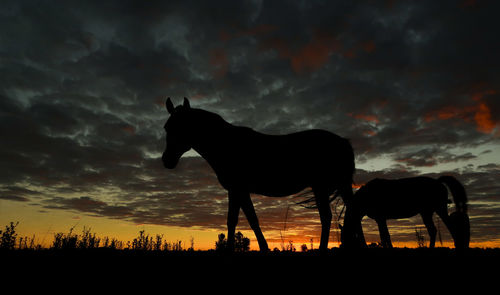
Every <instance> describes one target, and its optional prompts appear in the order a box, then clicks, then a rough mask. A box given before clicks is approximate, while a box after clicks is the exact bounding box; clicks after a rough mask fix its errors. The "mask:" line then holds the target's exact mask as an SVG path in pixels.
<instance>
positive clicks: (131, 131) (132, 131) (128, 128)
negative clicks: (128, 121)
mask: <svg viewBox="0 0 500 295" xmlns="http://www.w3.org/2000/svg"><path fill="white" fill-rule="evenodd" d="M122 130H123V131H125V132H127V133H128V134H130V135H134V134H135V128H134V126H130V125H127V126H125V127H122Z"/></svg>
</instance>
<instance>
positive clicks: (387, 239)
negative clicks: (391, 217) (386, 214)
mask: <svg viewBox="0 0 500 295" xmlns="http://www.w3.org/2000/svg"><path fill="white" fill-rule="evenodd" d="M375 221H376V222H377V225H378V231H379V233H380V242H381V244H382V247H384V248H392V242H391V235H390V234H389V229H388V228H387V220H386V219H384V218H381V219H376V220H375Z"/></svg>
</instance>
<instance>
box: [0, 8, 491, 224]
mask: <svg viewBox="0 0 500 295" xmlns="http://www.w3.org/2000/svg"><path fill="white" fill-rule="evenodd" d="M498 8H499V7H498V3H497V2H494V1H474V3H472V2H471V3H470V5H464V3H462V2H461V1H419V2H418V3H417V2H413V1H386V2H383V1H378V2H376V1H357V2H345V1H327V2H319V1H318V2H316V1H287V2H279V1H257V0H255V1H218V2H217V3H214V2H207V1H146V2H144V1H106V2H105V3H101V2H98V1H86V2H84V3H79V4H75V3H65V2H47V1H10V2H9V1H7V2H5V3H3V4H2V8H1V9H0V15H1V17H0V43H1V44H2V46H0V55H1V58H0V73H1V76H2V79H1V80H0V135H1V137H2V139H3V140H2V145H1V146H0V161H1V163H2V167H3V169H2V171H1V172H0V176H1V177H0V185H1V187H2V196H3V197H2V198H3V199H6V198H9V199H11V200H30V201H31V202H33V203H34V204H38V205H40V206H51V207H53V208H60V209H71V210H78V211H82V212H87V213H89V214H95V215H99V216H108V217H113V218H125V219H128V220H133V221H135V222H138V223H156V224H172V225H173V224H175V225H181V226H207V227H217V226H221V227H223V226H224V224H225V220H224V218H225V210H226V205H227V204H226V203H225V197H224V196H225V192H224V191H223V190H222V188H221V187H220V185H219V184H218V182H217V179H216V177H215V175H214V174H213V172H212V170H211V169H210V167H208V165H207V164H206V163H205V162H204V161H203V160H202V159H200V158H186V159H183V160H182V161H181V162H180V167H178V168H177V169H176V170H174V171H166V170H165V169H164V168H163V167H162V164H161V161H160V158H159V157H160V154H161V152H162V150H163V149H164V131H163V129H162V126H163V124H164V122H165V120H166V119H167V113H166V111H165V108H164V101H165V98H166V97H167V96H171V97H172V98H174V101H175V102H176V103H180V102H181V99H182V97H184V96H187V97H189V98H190V99H191V105H192V106H193V107H200V108H204V109H207V110H210V111H214V112H217V113H219V114H221V115H222V116H223V117H224V118H225V119H226V120H228V121H230V122H232V123H234V124H238V125H246V126H249V127H252V128H254V129H257V130H259V131H263V132H268V133H273V134H283V133H288V132H293V131H298V130H302V129H309V128H322V129H327V130H330V131H333V132H335V133H338V134H339V135H342V136H344V137H347V138H350V139H351V142H352V144H353V146H354V149H355V151H356V155H357V159H358V162H359V163H366V162H369V161H370V160H371V159H373V158H374V157H377V156H380V155H389V157H390V158H391V159H392V160H395V161H397V163H399V165H397V166H394V167H392V168H387V169H385V170H380V171H364V170H360V171H359V172H358V174H357V176H356V177H357V181H358V182H359V183H364V182H366V181H368V180H369V179H370V178H372V177H377V175H382V176H384V175H385V176H390V177H403V176H410V175H416V174H418V173H419V171H418V170H417V169H420V168H422V167H426V166H427V167H428V166H434V167H438V166H439V164H442V163H462V162H461V161H466V160H473V159H475V158H477V157H478V155H474V154H472V153H470V152H459V151H455V150H460V148H461V147H475V146H478V145H480V144H483V143H498V138H499V134H500V131H499V122H500V118H499V117H498V116H499V115H498V114H500V110H499V108H500V104H499V100H498V93H500V92H499V91H500V89H498V86H497V85H499V84H500V83H499V82H500V81H499V80H498V79H499V77H500V76H499V75H498V72H497V71H498V70H497V69H498V67H499V66H500V60H499V56H498V54H497V52H498V51H499V49H500V48H499V47H500V39H499V38H500V37H499V36H500V35H499V34H498V30H497V29H496V23H495V22H496V18H495V17H496V16H495V15H494V13H493V12H494V11H496V10H498ZM451 148H454V151H453V152H452V151H450V149H451ZM491 165H495V164H491ZM476 168H478V167H476ZM481 169H483V170H480V169H479V170H478V171H477V172H475V173H473V172H472V171H471V170H467V171H466V170H464V171H461V172H460V173H457V174H458V175H462V174H463V175H462V176H463V177H464V179H465V181H469V182H470V185H471V190H472V195H473V196H479V195H481V194H487V195H486V196H487V197H488V198H489V197H491V196H498V195H499V193H500V189H498V188H497V187H496V186H494V185H488V183H487V181H485V180H484V179H490V177H491V175H495V173H496V171H497V170H498V169H497V168H495V167H489V166H488V167H486V166H484V167H482V168H481ZM481 171H483V172H481ZM484 171H487V172H484ZM492 173H493V174H492ZM21 189H25V191H23V192H21V191H20V190H21ZM481 190H484V191H481ZM474 198H476V197H472V199H474ZM273 202H275V203H273ZM276 202H277V203H276ZM287 202H291V203H293V201H287ZM273 204H277V205H273ZM288 204H289V203H286V202H285V201H283V200H273V201H272V202H271V201H269V202H268V199H267V198H263V199H260V198H257V201H256V207H257V208H260V210H262V211H261V212H262V213H260V215H262V217H261V218H262V219H264V220H266V218H268V219H269V220H266V221H268V222H265V221H263V222H262V223H263V224H264V227H265V226H268V228H269V229H275V230H278V229H280V227H281V226H282V223H281V222H282V218H283V211H284V208H286V207H287V206H288ZM478 206H479V205H478ZM480 206H482V207H478V208H481V210H486V211H487V210H489V209H488V208H489V207H488V206H489V205H488V206H487V205H484V204H483V205H480ZM257 210H259V209H257ZM486 211H485V212H486ZM293 212H294V213H295V211H293ZM308 212H309V211H308ZM302 214H305V215H304V216H303V215H302ZM307 214H309V213H299V211H297V213H296V214H295V215H296V216H297V218H300V217H303V220H310V215H307ZM311 214H312V213H311ZM488 214H492V213H491V212H489V213H488ZM266 216H279V218H276V219H273V217H266ZM311 216H312V215H311ZM277 219H280V220H281V221H279V222H278V221H277ZM273 222H277V223H273ZM304 222H306V221H304ZM307 222H308V221H307ZM265 224H268V225H265ZM309 226H312V227H314V226H315V225H314V224H307V225H304V227H305V228H308V227H309Z"/></svg>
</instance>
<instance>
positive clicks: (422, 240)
mask: <svg viewBox="0 0 500 295" xmlns="http://www.w3.org/2000/svg"><path fill="white" fill-rule="evenodd" d="M415 236H416V237H417V246H418V248H424V247H425V237H424V235H423V234H422V230H420V229H417V228H415Z"/></svg>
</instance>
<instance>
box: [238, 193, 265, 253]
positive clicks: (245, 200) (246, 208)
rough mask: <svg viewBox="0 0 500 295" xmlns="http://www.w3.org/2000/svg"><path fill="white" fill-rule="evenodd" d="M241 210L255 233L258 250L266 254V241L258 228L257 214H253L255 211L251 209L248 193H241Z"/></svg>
mask: <svg viewBox="0 0 500 295" xmlns="http://www.w3.org/2000/svg"><path fill="white" fill-rule="evenodd" d="M240 200H241V209H243V213H245V216H246V217H247V220H248V223H249V224H250V227H251V228H252V230H253V232H254V233H255V237H256V238H257V242H258V243H259V249H260V251H261V252H267V251H268V250H269V248H268V246H267V242H266V239H265V238H264V235H263V234H262V231H261V229H260V226H259V220H258V218H257V214H255V209H254V207H253V203H252V199H250V194H249V193H241V195H240Z"/></svg>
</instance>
